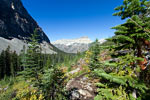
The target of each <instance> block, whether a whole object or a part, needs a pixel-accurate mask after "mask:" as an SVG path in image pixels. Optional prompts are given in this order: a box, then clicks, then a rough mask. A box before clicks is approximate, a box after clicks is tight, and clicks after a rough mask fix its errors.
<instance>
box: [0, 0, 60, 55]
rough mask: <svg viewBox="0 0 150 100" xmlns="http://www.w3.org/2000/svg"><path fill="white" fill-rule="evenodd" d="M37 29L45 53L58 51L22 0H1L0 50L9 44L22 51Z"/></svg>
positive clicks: (15, 49)
mask: <svg viewBox="0 0 150 100" xmlns="http://www.w3.org/2000/svg"><path fill="white" fill-rule="evenodd" d="M35 29H37V31H38V35H39V42H40V43H41V46H42V52H43V53H50V54H51V53H56V52H55V51H56V49H57V48H55V47H54V46H53V45H52V44H51V43H50V40H49V39H48V37H47V36H46V34H45V33H44V32H43V31H42V29H41V28H40V27H39V26H38V24H37V23H36V21H35V20H34V19H33V18H32V17H31V16H30V15H29V14H28V12H27V11H26V9H25V8H24V6H23V4H22V2H21V0H0V52H1V51H2V50H5V49H6V48H7V47H8V46H10V49H11V50H12V51H16V52H17V53H20V51H21V49H22V48H23V46H24V45H25V46H26V47H27V46H28V44H27V42H25V41H28V40H29V37H30V36H31V34H32V33H33V32H34V30H35ZM53 49H55V50H53Z"/></svg>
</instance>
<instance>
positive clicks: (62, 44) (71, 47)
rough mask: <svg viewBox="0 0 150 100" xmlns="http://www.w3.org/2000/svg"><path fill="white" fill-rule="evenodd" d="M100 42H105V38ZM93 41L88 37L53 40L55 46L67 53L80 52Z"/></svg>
mask: <svg viewBox="0 0 150 100" xmlns="http://www.w3.org/2000/svg"><path fill="white" fill-rule="evenodd" d="M99 42H100V43H103V42H105V39H101V40H99ZM91 43H92V41H91V40H90V39H89V38H88V37H81V38H77V39H62V40H57V41H55V42H52V44H53V45H54V46H56V47H57V48H59V49H60V50H62V51H64V52H67V53H78V52H83V51H86V50H88V48H89V47H90V44H91Z"/></svg>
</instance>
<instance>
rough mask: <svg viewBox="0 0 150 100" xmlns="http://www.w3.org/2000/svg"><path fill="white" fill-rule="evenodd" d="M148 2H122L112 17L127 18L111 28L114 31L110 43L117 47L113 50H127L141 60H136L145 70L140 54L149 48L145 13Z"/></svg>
mask: <svg viewBox="0 0 150 100" xmlns="http://www.w3.org/2000/svg"><path fill="white" fill-rule="evenodd" d="M149 4H150V2H149V1H147V0H124V1H123V5H121V6H118V7H117V8H115V10H117V11H119V12H117V13H114V16H121V18H122V19H126V18H129V19H128V20H127V22H126V23H124V24H122V25H118V26H116V27H113V29H116V30H117V31H116V32H115V35H116V36H114V37H113V38H112V41H113V42H115V43H116V44H117V45H116V46H115V48H114V49H115V50H126V49H129V50H130V51H131V52H132V53H134V56H137V57H140V58H143V60H144V61H141V60H137V62H138V65H140V67H141V69H142V70H144V69H145V68H146V66H145V64H147V60H146V58H145V56H144V54H143V53H142V52H143V51H148V48H150V42H149V38H150V31H149V29H150V25H149V22H150V18H149V17H148V15H147V11H148V10H149V7H150V5H149Z"/></svg>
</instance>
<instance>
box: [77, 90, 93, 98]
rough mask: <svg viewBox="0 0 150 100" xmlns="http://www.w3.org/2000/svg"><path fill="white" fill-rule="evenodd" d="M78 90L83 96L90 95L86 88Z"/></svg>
mask: <svg viewBox="0 0 150 100" xmlns="http://www.w3.org/2000/svg"><path fill="white" fill-rule="evenodd" d="M78 92H79V93H80V95H83V96H84V97H85V96H86V97H92V95H91V94H90V93H89V92H88V91H87V90H82V89H79V90H78Z"/></svg>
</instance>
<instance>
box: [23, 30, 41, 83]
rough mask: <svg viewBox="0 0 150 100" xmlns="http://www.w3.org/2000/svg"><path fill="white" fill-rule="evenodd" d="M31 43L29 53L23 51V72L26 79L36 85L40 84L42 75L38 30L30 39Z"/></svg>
mask: <svg viewBox="0 0 150 100" xmlns="http://www.w3.org/2000/svg"><path fill="white" fill-rule="evenodd" d="M30 40H31V41H30V42H29V43H28V44H29V46H28V49H27V53H25V50H23V54H22V55H23V57H22V66H23V68H24V70H23V71H22V72H21V73H22V74H23V76H24V77H25V79H31V78H32V83H33V84H34V85H35V84H37V83H40V79H39V73H40V66H39V60H40V59H39V53H40V46H39V43H38V35H37V30H35V31H34V34H32V37H31V38H30Z"/></svg>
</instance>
